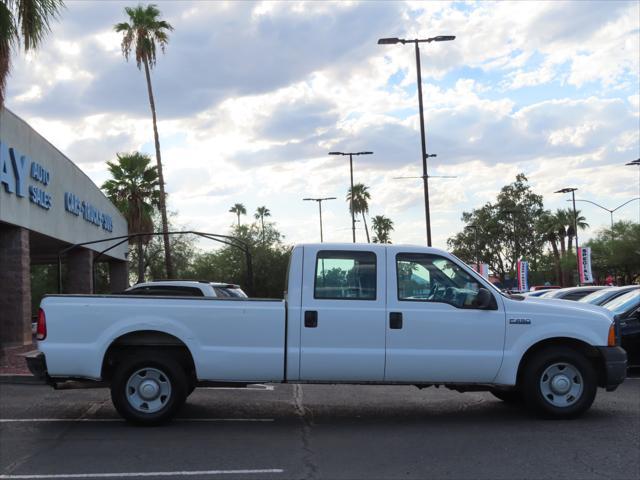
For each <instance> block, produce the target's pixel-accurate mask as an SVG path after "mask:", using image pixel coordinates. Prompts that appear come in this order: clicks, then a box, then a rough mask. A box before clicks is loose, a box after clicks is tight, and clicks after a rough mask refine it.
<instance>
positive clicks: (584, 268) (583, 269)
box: [578, 247, 593, 283]
mask: <svg viewBox="0 0 640 480" xmlns="http://www.w3.org/2000/svg"><path fill="white" fill-rule="evenodd" d="M578 265H579V266H580V272H579V274H580V283H593V273H592V272H591V248H590V247H580V248H579V249H578Z"/></svg>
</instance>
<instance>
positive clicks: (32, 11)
mask: <svg viewBox="0 0 640 480" xmlns="http://www.w3.org/2000/svg"><path fill="white" fill-rule="evenodd" d="M62 8H64V3H63V2H62V0H0V108H2V106H3V105H4V97H5V87H6V85H7V77H8V76H9V71H10V70H11V54H12V52H13V51H14V50H15V49H17V48H20V46H22V47H24V50H25V52H29V51H31V50H35V49H37V48H38V47H39V46H40V45H41V44H42V41H43V40H44V37H45V36H46V35H47V33H49V32H50V31H51V25H50V20H51V19H57V18H58V15H59V14H60V10H62Z"/></svg>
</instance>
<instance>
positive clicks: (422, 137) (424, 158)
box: [378, 35, 456, 247]
mask: <svg viewBox="0 0 640 480" xmlns="http://www.w3.org/2000/svg"><path fill="white" fill-rule="evenodd" d="M455 38H456V37H455V36H454V35H439V36H437V37H431V38H426V39H417V38H416V39H414V40H406V39H404V38H381V39H379V40H378V45H396V44H398V43H401V44H403V45H405V44H407V43H413V44H415V50H416V71H417V77H418V107H419V113H420V142H421V145H422V180H423V184H424V216H425V222H426V227H427V245H428V246H429V247H430V246H431V211H430V207H429V176H428V175H427V158H428V156H427V140H426V134H425V129H424V108H423V103H422V68H421V66H420V43H431V42H446V41H451V40H455Z"/></svg>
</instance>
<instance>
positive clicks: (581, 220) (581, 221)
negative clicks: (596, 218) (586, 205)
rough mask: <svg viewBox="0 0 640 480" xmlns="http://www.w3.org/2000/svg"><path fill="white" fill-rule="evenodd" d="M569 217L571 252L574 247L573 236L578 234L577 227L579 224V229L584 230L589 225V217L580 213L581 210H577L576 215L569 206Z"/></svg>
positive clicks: (569, 248) (568, 243)
mask: <svg viewBox="0 0 640 480" xmlns="http://www.w3.org/2000/svg"><path fill="white" fill-rule="evenodd" d="M567 219H568V220H569V225H567V237H568V239H567V251H568V252H569V254H571V251H572V249H573V237H574V236H575V234H576V232H575V227H576V226H577V227H578V230H584V229H586V228H588V227H589V224H588V223H587V219H586V218H585V217H584V216H582V215H580V210H576V213H575V215H574V213H573V210H572V209H569V208H568V209H567ZM574 219H575V221H574ZM574 222H575V223H574Z"/></svg>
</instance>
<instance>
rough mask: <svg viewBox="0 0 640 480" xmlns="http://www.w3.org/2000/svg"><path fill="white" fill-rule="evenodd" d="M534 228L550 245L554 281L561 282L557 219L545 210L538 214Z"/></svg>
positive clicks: (562, 280)
mask: <svg viewBox="0 0 640 480" xmlns="http://www.w3.org/2000/svg"><path fill="white" fill-rule="evenodd" d="M536 229H537V230H538V232H539V233H540V235H542V237H543V238H544V239H545V240H546V241H548V242H549V245H551V251H552V252H553V263H554V267H555V272H556V281H557V282H559V283H561V284H562V283H563V282H564V279H563V277H562V265H561V263H560V252H559V250H558V228H557V219H556V218H555V216H554V215H553V214H551V213H550V212H546V213H544V214H542V215H541V216H540V218H539V219H538V222H537V224H536Z"/></svg>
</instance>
